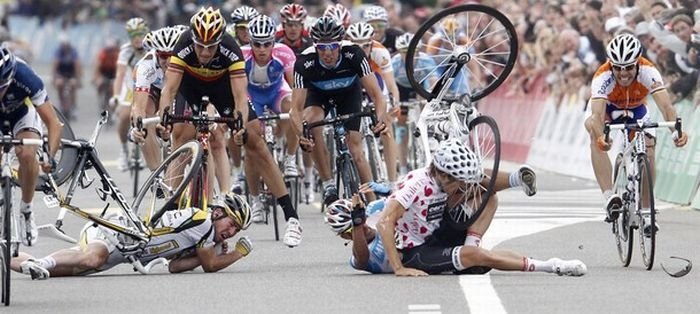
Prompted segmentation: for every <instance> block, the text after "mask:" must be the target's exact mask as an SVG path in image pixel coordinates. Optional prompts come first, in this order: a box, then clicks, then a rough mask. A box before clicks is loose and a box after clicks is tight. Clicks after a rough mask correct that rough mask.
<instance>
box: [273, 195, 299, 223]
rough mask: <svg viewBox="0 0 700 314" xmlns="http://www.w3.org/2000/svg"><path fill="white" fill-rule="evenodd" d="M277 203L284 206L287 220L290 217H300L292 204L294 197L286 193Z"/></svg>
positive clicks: (283, 209)
mask: <svg viewBox="0 0 700 314" xmlns="http://www.w3.org/2000/svg"><path fill="white" fill-rule="evenodd" d="M277 204H280V206H282V211H284V220H285V221H287V220H289V218H296V219H299V215H297V211H296V210H295V209H294V205H292V198H290V197H289V194H285V195H284V196H282V197H280V198H278V199H277Z"/></svg>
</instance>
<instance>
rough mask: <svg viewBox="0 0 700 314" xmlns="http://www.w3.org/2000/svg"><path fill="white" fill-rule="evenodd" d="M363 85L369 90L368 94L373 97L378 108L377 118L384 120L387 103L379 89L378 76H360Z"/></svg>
mask: <svg viewBox="0 0 700 314" xmlns="http://www.w3.org/2000/svg"><path fill="white" fill-rule="evenodd" d="M360 82H361V83H362V87H364V88H365V91H367V95H369V97H370V98H371V99H372V102H373V103H374V107H375V108H376V109H377V110H376V112H377V119H378V120H379V121H383V120H384V115H385V114H386V103H385V102H384V96H383V95H382V91H381V90H380V89H379V83H378V82H377V77H376V76H374V75H365V76H363V77H362V78H360Z"/></svg>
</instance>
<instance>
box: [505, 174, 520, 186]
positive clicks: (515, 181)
mask: <svg viewBox="0 0 700 314" xmlns="http://www.w3.org/2000/svg"><path fill="white" fill-rule="evenodd" d="M508 184H509V185H510V187H516V186H520V185H521V184H522V181H520V172H519V171H514V172H511V173H510V175H509V176H508Z"/></svg>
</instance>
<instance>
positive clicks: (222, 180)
mask: <svg viewBox="0 0 700 314" xmlns="http://www.w3.org/2000/svg"><path fill="white" fill-rule="evenodd" d="M209 144H210V145H209V148H210V150H211V157H212V158H213V160H212V161H213V163H212V165H214V167H211V168H210V169H209V171H210V173H211V172H212V171H215V172H214V174H215V177H216V180H217V181H218V183H219V191H221V192H225V191H227V190H228V188H229V187H231V164H230V163H229V161H228V154H226V135H225V134H224V129H223V128H222V127H221V126H219V127H217V128H216V129H214V130H212V131H211V137H209ZM210 177H211V176H210ZM209 182H212V183H213V181H209Z"/></svg>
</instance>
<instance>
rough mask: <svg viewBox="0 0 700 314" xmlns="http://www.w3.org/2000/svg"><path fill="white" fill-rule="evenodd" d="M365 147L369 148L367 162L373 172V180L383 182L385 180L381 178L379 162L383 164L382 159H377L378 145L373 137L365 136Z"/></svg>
mask: <svg viewBox="0 0 700 314" xmlns="http://www.w3.org/2000/svg"><path fill="white" fill-rule="evenodd" d="M365 146H366V147H367V161H368V163H369V168H370V170H371V171H372V178H373V179H374V181H376V182H379V181H382V180H383V179H384V178H382V177H381V169H379V166H380V165H379V162H381V159H377V153H376V151H377V147H376V146H377V143H376V142H375V141H374V137H372V135H366V136H365Z"/></svg>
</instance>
